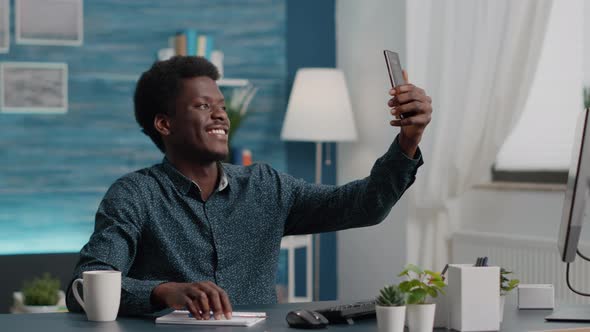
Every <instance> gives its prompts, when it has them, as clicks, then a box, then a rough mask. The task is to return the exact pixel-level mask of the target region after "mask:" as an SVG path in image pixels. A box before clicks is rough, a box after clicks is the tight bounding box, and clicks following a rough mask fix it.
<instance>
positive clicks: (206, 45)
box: [197, 35, 213, 61]
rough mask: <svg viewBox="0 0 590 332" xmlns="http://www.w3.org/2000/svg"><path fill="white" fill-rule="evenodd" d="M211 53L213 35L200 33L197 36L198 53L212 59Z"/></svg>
mask: <svg viewBox="0 0 590 332" xmlns="http://www.w3.org/2000/svg"><path fill="white" fill-rule="evenodd" d="M211 53H213V36H211V35H198V37H197V55H198V56H202V57H205V58H206V59H207V60H209V61H211Z"/></svg>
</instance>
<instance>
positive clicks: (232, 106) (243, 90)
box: [225, 84, 258, 162]
mask: <svg viewBox="0 0 590 332" xmlns="http://www.w3.org/2000/svg"><path fill="white" fill-rule="evenodd" d="M256 91H258V88H255V87H254V86H253V85H251V84H248V85H246V86H245V87H240V88H232V90H231V93H230V94H229V97H228V98H227V100H226V103H225V111H226V113H227V117H228V118H229V121H230V126H229V133H228V137H227V139H228V144H229V149H230V150H229V151H230V154H229V156H228V161H230V162H233V161H234V159H235V158H232V157H233V156H232V155H233V154H234V151H232V150H233V149H234V148H238V147H236V146H233V144H232V142H233V140H232V139H233V137H234V134H235V133H236V131H237V130H238V128H240V126H241V125H242V123H243V122H244V120H245V119H246V116H247V115H248V114H249V113H248V107H249V106H250V102H251V101H252V98H254V95H255V94H256Z"/></svg>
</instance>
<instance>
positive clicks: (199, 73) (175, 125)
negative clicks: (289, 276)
mask: <svg viewBox="0 0 590 332" xmlns="http://www.w3.org/2000/svg"><path fill="white" fill-rule="evenodd" d="M218 78H219V74H218V72H217V69H216V68H215V66H213V65H212V64H211V63H210V62H208V61H207V60H205V59H204V58H200V57H174V58H172V59H170V60H167V61H162V62H157V63H155V64H154V65H153V66H152V68H151V69H150V70H148V71H146V72H145V73H143V75H142V76H141V78H140V80H139V82H138V83H137V88H136V91H135V97H134V102H135V116H136V119H137V122H138V123H139V125H140V126H141V127H142V128H143V131H144V133H146V134H147V135H148V136H149V137H150V138H151V139H152V140H153V141H154V143H155V144H156V145H157V146H158V148H159V149H160V150H161V151H162V152H163V153H164V154H165V158H164V160H163V162H162V163H161V164H157V165H154V166H152V167H150V168H146V169H142V170H139V171H137V172H134V173H131V174H128V175H126V176H124V177H122V178H121V179H119V180H117V181H116V182H115V183H114V184H113V185H112V186H111V187H110V188H109V190H108V192H107V193H106V195H105V197H104V199H103V201H102V202H101V204H100V206H99V208H98V211H97V213H96V221H95V229H94V233H93V234H92V236H91V237H90V240H89V241H88V243H87V244H86V245H85V246H84V247H83V248H82V250H81V251H80V260H79V262H78V264H77V266H76V268H75V271H74V279H75V278H78V277H80V276H81V275H82V272H83V271H87V270H101V269H115V270H119V271H121V272H122V276H123V280H122V292H121V307H120V313H121V314H143V313H150V312H155V311H158V310H161V309H164V308H175V309H181V308H187V309H188V310H189V311H190V312H191V313H192V314H193V315H194V316H195V318H196V319H209V311H213V312H214V316H215V318H216V319H219V318H221V317H222V316H223V315H225V316H226V317H231V310H232V307H231V304H232V303H234V304H258V303H273V302H276V294H275V278H276V272H277V262H278V256H279V250H280V242H281V238H282V237H283V236H285V235H295V234H308V233H318V232H329V231H336V230H342V229H347V228H353V227H362V226H369V225H375V224H377V223H379V222H381V221H382V220H383V219H384V218H385V217H386V216H387V214H388V213H389V211H390V209H391V208H392V206H393V205H394V204H395V202H396V201H397V200H398V199H399V198H400V197H401V195H402V194H403V192H404V191H405V190H406V189H407V188H408V187H409V186H410V185H411V184H412V183H413V181H414V178H415V174H416V170H417V168H418V167H419V166H420V165H421V163H422V159H421V156H420V153H419V151H418V143H419V142H420V139H421V137H422V133H423V132H424V128H425V127H426V125H427V124H428V123H429V122H430V118H431V113H432V107H431V99H430V97H428V96H427V95H426V94H425V93H424V91H423V90H422V89H420V88H417V87H415V86H413V85H411V84H407V85H403V86H399V87H397V88H396V89H395V90H393V89H392V90H391V91H390V94H391V95H392V96H393V98H391V99H390V100H389V103H388V105H389V106H390V107H392V115H394V116H395V119H394V120H392V121H391V125H392V126H397V127H401V133H400V135H398V137H397V138H396V139H395V140H394V142H393V143H392V144H391V147H390V148H389V150H388V151H387V153H386V154H385V155H384V156H383V157H381V158H380V159H378V160H377V161H376V163H375V165H374V166H373V169H372V170H371V175H370V176H369V177H367V178H365V179H363V180H359V181H354V182H351V183H349V184H346V185H343V186H328V185H313V184H308V183H306V182H304V181H302V180H299V179H295V178H293V177H291V176H289V175H286V174H282V173H279V172H277V171H276V170H274V169H272V168H271V167H270V166H268V165H264V164H255V165H252V166H248V167H242V166H234V165H229V164H224V163H221V161H222V160H224V159H225V158H226V156H227V155H228V144H227V143H228V142H227V134H228V131H229V126H230V123H229V120H228V117H227V114H226V112H225V105H224V98H223V95H222V94H221V92H220V91H219V88H218V86H217V84H216V82H215V81H216V80H217V79H218ZM67 305H68V308H69V309H70V310H71V311H81V308H80V307H79V305H78V304H77V302H76V301H75V299H73V296H72V292H71V283H70V288H69V289H68V297H67Z"/></svg>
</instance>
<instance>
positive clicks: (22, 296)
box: [14, 273, 64, 313]
mask: <svg viewBox="0 0 590 332" xmlns="http://www.w3.org/2000/svg"><path fill="white" fill-rule="evenodd" d="M63 297H64V294H63V292H62V291H60V281H59V279H57V278H54V277H52V276H51V275H50V274H49V273H44V274H43V275H42V276H41V277H36V278H33V280H27V281H25V282H24V283H23V287H22V289H21V292H17V293H15V294H14V298H15V305H16V306H19V307H20V308H19V309H20V310H22V311H25V312H31V313H34V312H54V311H57V310H58V303H59V302H60V300H63Z"/></svg>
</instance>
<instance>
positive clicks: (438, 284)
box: [398, 264, 446, 304]
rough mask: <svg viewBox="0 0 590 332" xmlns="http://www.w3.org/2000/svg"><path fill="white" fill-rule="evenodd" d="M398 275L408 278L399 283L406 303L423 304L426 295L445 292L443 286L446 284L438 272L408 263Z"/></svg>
mask: <svg viewBox="0 0 590 332" xmlns="http://www.w3.org/2000/svg"><path fill="white" fill-rule="evenodd" d="M398 276H399V277H407V278H408V280H406V281H403V282H402V283H400V284H399V289H400V290H401V291H402V292H404V293H406V294H407V298H406V303H407V304H425V303H426V299H427V297H428V296H431V297H437V296H438V294H439V293H442V294H444V293H445V292H444V290H443V288H444V287H445V286H446V284H445V282H444V281H443V279H442V277H441V275H440V273H438V272H433V271H430V270H422V269H421V268H420V267H418V266H416V265H413V264H408V265H406V267H405V268H404V270H403V271H402V272H401V273H400V274H399V275H398Z"/></svg>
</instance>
